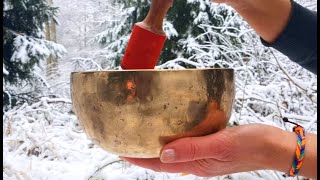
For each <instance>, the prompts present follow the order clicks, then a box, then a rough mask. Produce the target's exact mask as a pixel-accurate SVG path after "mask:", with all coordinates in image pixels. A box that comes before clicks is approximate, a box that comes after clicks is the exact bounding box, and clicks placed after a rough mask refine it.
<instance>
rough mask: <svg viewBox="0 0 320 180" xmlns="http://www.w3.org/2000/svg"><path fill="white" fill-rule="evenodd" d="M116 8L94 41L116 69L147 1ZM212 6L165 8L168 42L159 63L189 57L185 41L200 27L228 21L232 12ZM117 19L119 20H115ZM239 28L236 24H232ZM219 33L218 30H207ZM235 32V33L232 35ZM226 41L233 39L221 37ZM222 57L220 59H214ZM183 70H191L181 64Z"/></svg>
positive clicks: (197, 0)
mask: <svg viewBox="0 0 320 180" xmlns="http://www.w3.org/2000/svg"><path fill="white" fill-rule="evenodd" d="M117 5H118V6H120V9H121V10H120V11H119V12H122V13H121V14H118V20H117V21H113V22H112V23H105V24H104V29H106V30H105V31H103V32H101V33H99V34H98V35H97V36H96V37H95V40H96V41H97V42H98V43H99V44H100V45H102V46H104V47H106V49H108V50H110V51H109V52H108V56H107V57H108V60H109V61H112V60H115V66H118V65H119V63H120V61H121V58H122V56H123V54H124V51H125V48H126V44H127V42H128V40H129V38H130V33H131V30H132V28H133V25H134V23H136V22H139V21H142V20H143V19H144V18H145V17H146V15H147V13H148V10H149V5H150V0H115V1H114V6H117ZM215 6H217V5H216V4H213V3H211V2H210V1H209V0H187V1H179V0H177V1H174V2H173V6H172V7H171V8H170V9H169V11H168V14H167V16H166V19H165V21H164V31H165V32H166V34H167V36H168V39H167V41H166V43H165V45H164V48H163V51H162V54H161V57H160V60H159V63H160V64H162V63H165V62H167V61H168V60H172V59H175V58H177V57H184V58H188V57H190V56H192V54H193V52H190V51H188V50H187V48H186V41H187V40H188V39H189V38H195V37H197V36H198V35H200V34H201V33H204V28H203V27H201V25H202V24H205V25H213V26H217V27H218V26H221V25H222V24H223V22H224V21H225V20H227V19H231V18H232V17H233V16H234V15H235V13H234V12H233V11H232V10H231V9H230V8H224V7H223V6H221V7H220V8H217V7H215ZM119 16H121V17H122V18H119ZM234 26H235V27H239V24H236V23H235V24H234ZM211 30H213V31H216V32H217V33H220V34H221V33H222V32H220V30H219V29H211ZM230 31H233V30H230ZM233 33H236V32H233ZM225 37H226V38H231V39H232V38H233V37H232V36H228V35H225ZM208 38H212V37H205V38H202V39H195V40H196V41H197V42H198V43H203V42H206V41H208V40H209V39H208ZM214 38H215V41H216V42H217V44H223V42H222V41H221V40H220V39H219V37H218V36H216V37H214ZM233 43H234V44H235V45H236V44H239V43H240V42H239V41H238V40H237V39H235V38H234V41H233ZM216 58H217V59H218V58H223V57H222V56H220V57H218V56H217V57H216ZM183 66H185V67H192V66H188V65H186V64H183Z"/></svg>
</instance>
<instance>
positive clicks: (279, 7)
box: [227, 0, 291, 43]
mask: <svg viewBox="0 0 320 180" xmlns="http://www.w3.org/2000/svg"><path fill="white" fill-rule="evenodd" d="M227 4H229V5H230V6H231V7H233V8H234V9H235V10H236V11H237V12H238V13H239V14H240V15H241V16H242V17H243V18H244V19H245V20H246V22H248V24H249V25H250V26H251V27H252V28H253V29H254V30H255V31H256V32H257V34H258V35H260V36H261V37H262V38H263V39H264V40H265V41H267V42H268V43H272V42H273V41H275V39H276V38H277V37H278V36H279V34H280V33H281V32H282V31H283V29H284V28H285V26H286V24H287V22H288V19H289V16H290V11H291V3H290V1H289V0H232V1H231V0H230V1H228V2H227Z"/></svg>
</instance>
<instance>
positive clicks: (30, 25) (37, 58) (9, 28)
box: [3, 0, 66, 105]
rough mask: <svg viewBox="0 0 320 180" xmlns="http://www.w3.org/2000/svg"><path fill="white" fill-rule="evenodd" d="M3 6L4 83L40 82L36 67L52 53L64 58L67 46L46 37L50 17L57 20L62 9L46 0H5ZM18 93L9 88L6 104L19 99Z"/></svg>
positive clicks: (15, 84)
mask: <svg viewBox="0 0 320 180" xmlns="http://www.w3.org/2000/svg"><path fill="white" fill-rule="evenodd" d="M3 5H4V9H3V65H4V69H3V75H4V77H3V79H4V83H5V84H6V86H9V85H11V86H16V87H18V86H19V85H22V84H23V83H24V84H29V85H30V83H31V82H34V80H35V79H38V82H39V76H37V75H36V73H35V69H36V68H39V67H40V68H43V67H44V66H45V64H46V63H45V62H46V60H47V59H48V58H49V57H50V56H52V57H60V56H61V55H62V54H63V53H64V52H65V51H66V50H65V49H64V47H63V46H61V45H59V44H56V43H54V42H51V41H47V40H45V33H44V29H45V23H46V22H49V21H50V20H53V21H54V22H55V23H57V21H56V20H55V19H56V14H57V10H58V9H57V8H56V7H51V6H49V5H48V4H47V1H45V0H4V1H3ZM40 79H41V78H40ZM41 81H43V79H42V80H41ZM14 96H15V93H12V92H9V90H8V89H6V91H5V92H4V94H3V97H4V100H5V104H9V103H12V102H9V101H12V100H14V101H15V102H16V101H18V99H17V98H14ZM13 105H14V104H13Z"/></svg>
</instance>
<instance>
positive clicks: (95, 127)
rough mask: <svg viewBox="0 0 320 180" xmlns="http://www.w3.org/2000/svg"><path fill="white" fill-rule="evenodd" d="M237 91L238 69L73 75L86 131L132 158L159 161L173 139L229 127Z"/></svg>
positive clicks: (77, 107)
mask: <svg viewBox="0 0 320 180" xmlns="http://www.w3.org/2000/svg"><path fill="white" fill-rule="evenodd" d="M234 89H235V87H234V71H233V70H232V69H195V70H150V71H133V70H132V71H97V72H74V73H72V74H71V95H72V102H73V108H74V111H75V113H76V115H77V117H78V118H79V121H80V125H81V126H82V128H83V129H84V131H85V133H86V134H87V135H88V137H89V138H90V139H92V140H93V141H94V142H95V143H97V144H98V145H100V146H101V147H102V148H103V149H105V150H106V151H108V152H110V153H114V154H117V155H120V156H126V157H139V158H153V157H159V152H160V150H161V148H162V146H163V145H165V144H167V143H169V142H171V141H173V140H176V139H179V138H182V137H194V136H203V135H208V134H211V133H215V132H217V131H219V130H221V129H223V128H225V127H226V125H227V123H228V120H229V118H230V115H231V111H232V106H233V101H234V96H235V93H234Z"/></svg>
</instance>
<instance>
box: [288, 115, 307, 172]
mask: <svg viewBox="0 0 320 180" xmlns="http://www.w3.org/2000/svg"><path fill="white" fill-rule="evenodd" d="M283 121H284V122H288V123H292V124H294V125H296V126H294V127H293V129H292V131H293V132H295V133H296V134H297V137H298V145H297V148H296V153H295V156H294V160H293V163H292V166H291V168H290V171H289V176H291V177H293V176H296V175H297V174H298V173H299V170H300V168H301V166H302V162H303V161H302V160H303V158H304V149H305V146H306V138H305V130H304V128H303V127H302V126H300V125H299V124H296V123H294V122H291V121H289V120H288V118H286V117H284V118H283Z"/></svg>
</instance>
